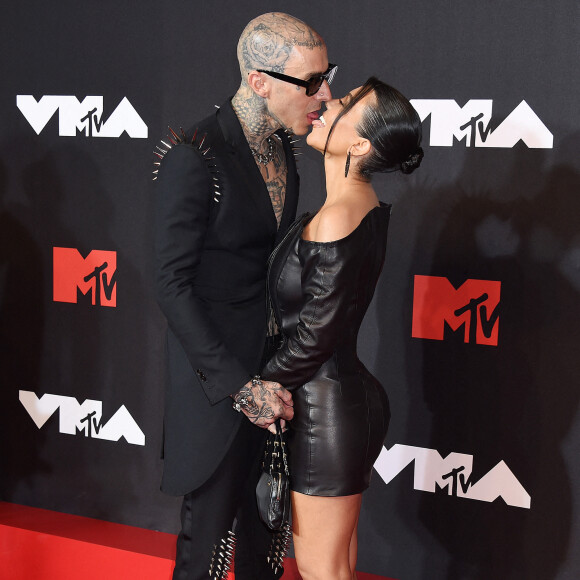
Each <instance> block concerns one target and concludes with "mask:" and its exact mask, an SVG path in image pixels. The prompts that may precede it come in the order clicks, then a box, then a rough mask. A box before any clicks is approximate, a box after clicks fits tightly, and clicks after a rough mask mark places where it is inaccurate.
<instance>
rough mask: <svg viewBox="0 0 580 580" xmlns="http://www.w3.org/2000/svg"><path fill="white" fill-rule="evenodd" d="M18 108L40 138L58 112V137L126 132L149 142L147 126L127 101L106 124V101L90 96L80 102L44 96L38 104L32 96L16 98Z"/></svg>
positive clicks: (58, 96)
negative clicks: (104, 117) (104, 109)
mask: <svg viewBox="0 0 580 580" xmlns="http://www.w3.org/2000/svg"><path fill="white" fill-rule="evenodd" d="M16 106H17V107H18V108H19V109H20V111H21V113H22V114H23V115H24V117H25V118H26V120H27V121H28V122H29V123H30V125H31V126H32V128H33V129H34V130H35V131H36V134H37V135H40V132H41V131H42V130H43V129H44V127H46V124H47V123H48V122H49V121H50V119H52V117H53V115H54V114H55V113H56V111H58V134H59V135H60V136H61V137H75V136H76V135H77V134H78V133H84V134H85V136H86V137H120V136H121V134H122V133H123V131H126V132H127V135H129V137H132V138H138V139H145V138H147V134H148V130H147V125H145V123H144V122H143V119H141V117H140V116H139V115H138V114H137V111H136V110H135V109H134V108H133V105H131V103H130V102H129V100H128V99H127V97H124V98H123V100H122V101H121V102H120V103H119V104H118V105H117V108H116V109H115V110H114V111H113V112H112V113H111V116H110V117H109V118H108V119H107V120H106V121H103V120H102V116H103V97H96V96H87V97H85V98H84V99H83V100H82V101H79V100H78V99H77V98H76V97H75V96H68V95H44V96H43V97H41V98H40V100H39V101H37V100H36V99H35V98H34V97H33V96H32V95H17V97H16Z"/></svg>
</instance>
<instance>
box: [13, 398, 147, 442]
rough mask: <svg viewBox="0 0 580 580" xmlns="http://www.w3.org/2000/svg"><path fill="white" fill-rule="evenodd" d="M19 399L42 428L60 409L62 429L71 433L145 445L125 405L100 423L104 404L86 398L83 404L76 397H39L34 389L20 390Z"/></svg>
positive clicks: (143, 436)
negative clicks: (103, 422)
mask: <svg viewBox="0 0 580 580" xmlns="http://www.w3.org/2000/svg"><path fill="white" fill-rule="evenodd" d="M19 399H20V402H21V403H22V404H23V405H24V408H25V409H26V410H27V411H28V414H29V415H30V416H31V417H32V420H33V421H34V422H35V423H36V426H37V427H38V428H39V429H40V428H41V427H42V426H43V425H44V424H45V423H46V422H47V421H48V419H49V418H50V417H52V415H53V414H54V413H55V412H56V410H57V409H58V411H59V431H60V432H61V433H67V434H69V435H76V434H77V433H79V432H81V433H82V432H84V434H85V437H92V438H94V439H106V440H108V441H119V439H120V438H121V437H124V438H125V439H126V441H127V443H132V444H133V445H145V434H144V433H143V431H141V429H140V428H139V425H137V423H136V422H135V419H133V417H131V415H130V414H129V411H127V408H126V407H125V405H121V406H120V407H119V409H118V411H117V412H116V413H115V414H114V415H113V416H112V417H111V418H110V419H109V420H108V421H107V422H106V423H105V424H104V425H102V424H101V419H102V408H103V403H102V402H101V401H94V400H92V399H87V400H86V401H85V402H84V403H82V404H79V402H78V401H77V400H76V399H75V398H74V397H66V396H63V395H50V394H45V395H42V397H40V399H39V398H38V397H37V396H36V394H35V393H33V392H32V391H19Z"/></svg>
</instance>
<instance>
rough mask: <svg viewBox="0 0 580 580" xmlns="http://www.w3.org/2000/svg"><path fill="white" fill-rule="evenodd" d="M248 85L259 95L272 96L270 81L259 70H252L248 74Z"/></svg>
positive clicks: (263, 96)
mask: <svg viewBox="0 0 580 580" xmlns="http://www.w3.org/2000/svg"><path fill="white" fill-rule="evenodd" d="M248 85H249V86H250V88H251V89H252V90H253V91H254V92H255V93H256V94H257V95H258V96H259V97H262V98H264V99H265V98H267V97H269V96H270V83H269V82H268V80H267V79H266V78H264V75H263V74H262V73H259V72H258V71H257V70H253V71H250V73H249V74H248Z"/></svg>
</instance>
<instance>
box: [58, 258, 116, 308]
mask: <svg viewBox="0 0 580 580" xmlns="http://www.w3.org/2000/svg"><path fill="white" fill-rule="evenodd" d="M79 290H80V292H81V293H82V294H84V295H86V294H88V293H89V292H90V293H91V303H92V304H93V306H95V305H98V306H111V307H114V306H116V305H117V252H109V251H105V250H92V251H91V252H90V253H89V255H88V256H87V257H86V258H83V257H82V256H81V254H80V252H79V251H78V250H77V249H76V248H53V300H54V301H55V302H70V303H72V304H76V303H77V292H78V291H79Z"/></svg>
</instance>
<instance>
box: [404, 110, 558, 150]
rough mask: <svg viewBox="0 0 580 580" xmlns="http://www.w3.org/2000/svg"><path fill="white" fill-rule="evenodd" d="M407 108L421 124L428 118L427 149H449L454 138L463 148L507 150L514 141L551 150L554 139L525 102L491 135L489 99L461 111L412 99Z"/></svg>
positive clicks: (533, 147) (534, 147) (535, 147)
mask: <svg viewBox="0 0 580 580" xmlns="http://www.w3.org/2000/svg"><path fill="white" fill-rule="evenodd" d="M411 104H412V105H413V107H415V109H416V111H417V113H419V116H420V117H421V121H424V120H425V119H426V118H427V117H429V115H431V135H430V139H429V145H432V146H436V147H451V146H452V145H453V140H454V138H455V139H456V140H457V141H462V140H465V146H466V147H498V148H499V147H503V148H511V147H513V146H514V145H515V144H516V143H517V142H518V141H523V142H524V143H525V144H526V145H527V146H528V147H530V148H532V149H552V147H553V146H554V136H553V135H552V133H550V131H549V130H548V128H547V127H546V125H544V123H542V121H541V119H540V118H539V117H538V115H536V113H534V111H532V108H531V107H530V105H528V103H526V101H522V102H521V103H520V104H519V105H518V106H517V107H516V108H515V109H514V110H513V111H512V112H511V113H510V114H509V115H508V116H507V117H506V118H505V119H504V120H503V121H501V123H499V125H497V127H496V128H495V129H494V130H493V131H492V130H491V126H492V124H491V123H490V122H491V120H492V107H493V101H492V100H491V99H489V100H486V99H472V100H470V101H467V103H465V105H464V106H463V107H460V106H459V105H458V104H457V101H454V100H453V99H413V100H412V101H411ZM494 124H495V123H494Z"/></svg>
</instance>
